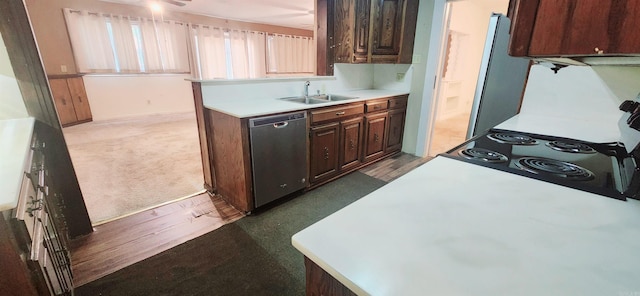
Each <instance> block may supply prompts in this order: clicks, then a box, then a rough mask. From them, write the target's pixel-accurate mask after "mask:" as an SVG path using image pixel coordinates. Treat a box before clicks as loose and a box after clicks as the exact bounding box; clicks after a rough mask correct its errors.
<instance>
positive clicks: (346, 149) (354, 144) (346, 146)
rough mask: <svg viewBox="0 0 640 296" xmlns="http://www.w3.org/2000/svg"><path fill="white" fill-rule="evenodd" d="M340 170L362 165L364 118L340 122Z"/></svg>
mask: <svg viewBox="0 0 640 296" xmlns="http://www.w3.org/2000/svg"><path fill="white" fill-rule="evenodd" d="M340 134H341V136H340V142H341V144H340V146H341V147H342V150H341V153H340V169H341V170H348V169H350V168H352V167H356V166H358V165H359V164H360V154H361V153H362V145H361V144H360V143H361V142H362V118H361V117H359V118H354V119H350V120H345V121H343V122H340Z"/></svg>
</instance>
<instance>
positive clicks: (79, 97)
mask: <svg viewBox="0 0 640 296" xmlns="http://www.w3.org/2000/svg"><path fill="white" fill-rule="evenodd" d="M67 85H68V86H69V95H70V96H71V100H72V101H73V108H74V110H75V113H76V118H77V120H78V121H91V119H92V116H91V108H90V107H89V101H88V100H87V92H86V91H85V89H84V83H83V82H82V77H72V78H67Z"/></svg>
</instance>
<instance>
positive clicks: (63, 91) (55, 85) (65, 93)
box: [49, 79, 78, 125]
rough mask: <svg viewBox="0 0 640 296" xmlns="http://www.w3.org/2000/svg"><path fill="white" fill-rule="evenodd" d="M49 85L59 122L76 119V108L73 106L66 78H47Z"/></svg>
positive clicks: (67, 122) (70, 121) (64, 122)
mask: <svg viewBox="0 0 640 296" xmlns="http://www.w3.org/2000/svg"><path fill="white" fill-rule="evenodd" d="M49 85H50V86H51V94H52V95H53V101H54V102H55V105H56V111H57V112H58V117H59V118H60V123H61V124H62V125H66V124H70V123H74V122H76V121H78V118H77V117H76V110H75V109H74V108H73V100H72V99H71V94H70V93H69V87H68V86H67V80H66V79H51V80H49Z"/></svg>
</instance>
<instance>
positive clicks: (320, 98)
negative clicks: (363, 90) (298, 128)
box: [280, 94, 358, 104]
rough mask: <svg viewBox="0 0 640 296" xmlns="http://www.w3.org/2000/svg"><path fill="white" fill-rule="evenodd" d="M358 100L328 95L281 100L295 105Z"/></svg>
mask: <svg viewBox="0 0 640 296" xmlns="http://www.w3.org/2000/svg"><path fill="white" fill-rule="evenodd" d="M357 98H358V97H348V96H340V95H332V94H327V95H314V96H308V97H287V98H280V100H284V101H289V102H295V103H302V104H322V103H328V102H335V101H345V100H353V99H357Z"/></svg>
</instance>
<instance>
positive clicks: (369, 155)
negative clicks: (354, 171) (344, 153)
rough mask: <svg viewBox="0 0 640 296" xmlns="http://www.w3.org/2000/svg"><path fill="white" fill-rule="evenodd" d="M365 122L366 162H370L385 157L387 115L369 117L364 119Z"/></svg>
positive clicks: (380, 114)
mask: <svg viewBox="0 0 640 296" xmlns="http://www.w3.org/2000/svg"><path fill="white" fill-rule="evenodd" d="M364 121H365V138H364V151H365V154H364V162H368V161H371V160H374V159H376V158H379V157H381V156H382V155H384V146H385V130H386V126H387V113H386V112H383V113H378V114H374V115H367V116H365V117H364Z"/></svg>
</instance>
